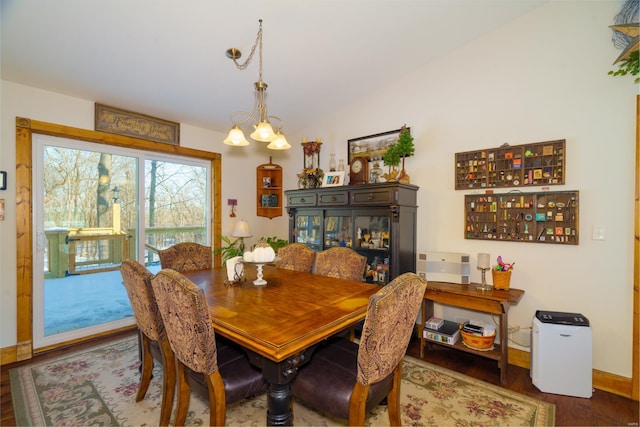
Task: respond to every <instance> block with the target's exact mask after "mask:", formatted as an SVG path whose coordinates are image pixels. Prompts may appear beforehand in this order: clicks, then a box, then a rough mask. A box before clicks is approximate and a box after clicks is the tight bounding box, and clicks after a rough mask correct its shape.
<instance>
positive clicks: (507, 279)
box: [491, 270, 511, 290]
mask: <svg viewBox="0 0 640 427" xmlns="http://www.w3.org/2000/svg"><path fill="white" fill-rule="evenodd" d="M491 274H492V275H493V287H494V288H495V289H505V290H506V289H509V285H510V283H511V270H509V271H500V270H491Z"/></svg>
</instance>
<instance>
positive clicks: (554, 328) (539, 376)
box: [531, 310, 592, 398]
mask: <svg viewBox="0 0 640 427" xmlns="http://www.w3.org/2000/svg"><path fill="white" fill-rule="evenodd" d="M591 377H592V349H591V327H590V326H589V320H588V319H587V318H585V317H584V316H583V315H582V314H579V313H561V312H557V311H541V310H538V311H536V315H535V316H534V318H533V328H532V338H531V379H532V381H533V385H535V386H536V387H537V388H538V389H539V390H540V391H542V392H545V393H554V394H564V395H567V396H576V397H587V398H590V397H591V393H592V378H591Z"/></svg>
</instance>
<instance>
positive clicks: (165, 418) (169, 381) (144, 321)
mask: <svg viewBox="0 0 640 427" xmlns="http://www.w3.org/2000/svg"><path fill="white" fill-rule="evenodd" d="M120 273H121V274H122V280H123V283H124V287H125V289H126V290H127V295H128V296H129V301H130V302H131V308H132V310H133V315H134V317H135V319H136V322H137V324H138V328H139V330H140V331H139V337H140V353H141V360H142V369H141V377H140V385H139V386H138V394H137V395H136V402H139V401H141V400H142V399H144V396H145V395H146V393H147V389H148V388H149V384H150V383H151V376H152V375H151V373H152V371H153V355H152V354H153V353H156V355H155V356H156V358H159V360H160V362H161V363H162V403H161V406H160V408H161V409H160V425H161V426H167V425H169V419H170V417H171V408H172V407H173V397H174V394H175V388H176V374H175V359H174V355H173V351H172V350H171V347H170V345H169V341H168V340H167V332H166V330H165V328H164V323H163V322H162V317H161V316H160V311H158V305H157V304H156V300H155V297H154V295H153V291H152V289H151V278H152V277H153V274H151V272H150V271H149V270H147V269H146V268H145V266H143V265H142V264H140V263H138V262H137V261H134V260H132V259H125V260H124V261H122V265H121V266H120ZM158 353H159V354H158Z"/></svg>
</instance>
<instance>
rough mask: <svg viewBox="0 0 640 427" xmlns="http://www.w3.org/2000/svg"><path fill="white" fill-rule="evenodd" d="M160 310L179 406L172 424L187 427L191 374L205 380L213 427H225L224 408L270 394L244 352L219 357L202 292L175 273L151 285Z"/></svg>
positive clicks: (163, 274)
mask: <svg viewBox="0 0 640 427" xmlns="http://www.w3.org/2000/svg"><path fill="white" fill-rule="evenodd" d="M151 286H152V288H153V291H154V294H155V297H156V300H157V302H158V308H159V309H160V314H161V316H162V320H163V321H164V325H165V328H166V330H167V336H168V339H169V343H170V345H171V349H172V350H173V352H174V354H175V357H176V376H177V382H178V402H177V409H176V416H175V422H174V424H175V425H177V426H182V425H184V422H185V419H186V417H187V410H188V409H189V397H190V395H191V386H190V384H189V382H188V381H187V378H186V375H187V372H188V371H187V369H190V370H192V371H194V372H198V373H201V374H203V375H204V379H205V382H206V388H207V390H208V393H209V407H210V420H209V423H210V425H216V426H218V425H224V422H225V417H226V405H227V404H228V403H233V402H236V401H239V400H241V399H244V398H249V397H252V396H255V395H256V394H259V393H261V392H263V391H265V390H266V387H267V382H266V380H265V379H264V378H263V376H262V372H261V371H260V370H259V369H257V368H255V367H254V366H252V365H251V364H250V363H249V359H248V357H247V356H246V354H244V352H243V351H242V350H234V349H233V348H231V347H230V346H227V347H226V348H225V352H224V354H223V352H220V351H219V349H218V347H217V346H216V334H215V331H214V329H213V324H212V323H211V319H210V317H209V307H208V305H207V300H206V299H205V296H204V291H203V290H202V289H200V288H199V287H198V286H196V285H195V284H194V283H193V282H192V281H191V280H189V279H187V278H186V277H184V276H183V275H182V274H181V273H178V272H177V271H174V270H170V269H164V270H161V271H160V272H159V273H158V274H156V275H155V276H154V277H153V278H152V279H151Z"/></svg>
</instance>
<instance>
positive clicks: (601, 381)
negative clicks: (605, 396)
mask: <svg viewBox="0 0 640 427" xmlns="http://www.w3.org/2000/svg"><path fill="white" fill-rule="evenodd" d="M509 364H511V365H515V366H519V367H521V368H525V369H531V354H530V353H529V352H528V351H522V350H518V349H515V348H509ZM592 375H593V377H592V378H593V388H596V389H598V390H602V391H606V392H608V393H613V394H617V395H618V396H623V397H628V398H629V399H633V384H632V381H631V378H627V377H623V376H620V375H616V374H611V373H609V372H604V371H600V370H598V369H593V370H592ZM634 400H638V399H634Z"/></svg>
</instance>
